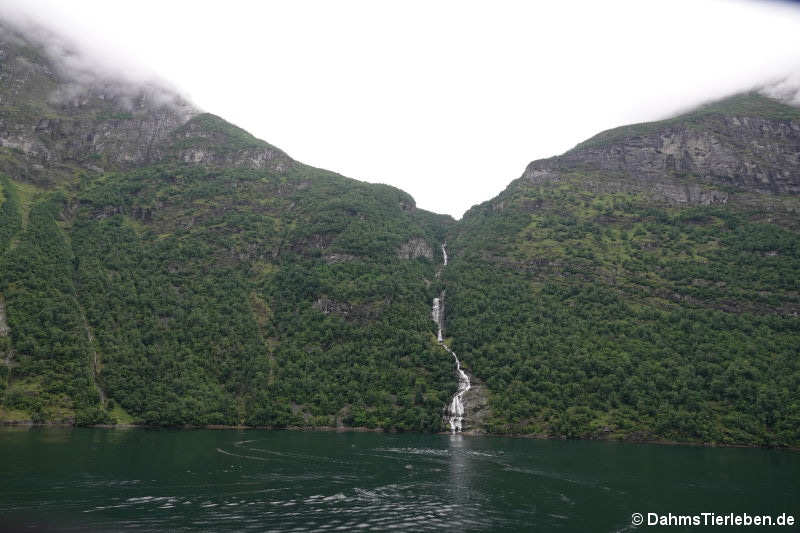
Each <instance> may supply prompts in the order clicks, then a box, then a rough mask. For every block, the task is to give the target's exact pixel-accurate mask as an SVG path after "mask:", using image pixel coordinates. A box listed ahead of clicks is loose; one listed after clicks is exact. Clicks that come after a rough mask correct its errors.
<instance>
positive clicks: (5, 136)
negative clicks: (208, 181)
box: [0, 23, 292, 183]
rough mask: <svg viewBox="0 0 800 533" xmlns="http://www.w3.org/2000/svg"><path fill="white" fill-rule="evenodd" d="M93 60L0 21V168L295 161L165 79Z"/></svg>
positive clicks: (33, 173)
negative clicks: (117, 70)
mask: <svg viewBox="0 0 800 533" xmlns="http://www.w3.org/2000/svg"><path fill="white" fill-rule="evenodd" d="M54 42H55V43H59V45H58V46H54V45H53V43H54ZM75 65H81V66H82V67H83V68H81V69H76V68H75ZM89 65H91V64H90V63H88V62H87V60H85V59H84V58H82V57H81V54H80V52H78V51H77V50H76V49H73V48H70V47H69V45H68V44H62V43H61V41H59V40H58V38H57V37H56V36H52V35H48V36H47V38H46V40H45V41H43V40H41V39H32V38H31V37H30V36H29V35H28V34H27V33H23V32H21V31H18V30H16V29H14V28H12V27H11V26H9V25H7V24H2V23H0V171H5V172H7V173H9V174H13V175H16V176H19V177H23V178H26V179H31V180H37V181H39V182H42V183H49V182H53V181H54V180H56V181H57V180H58V179H59V178H60V177H63V176H69V175H71V174H72V173H74V172H75V171H76V170H82V171H89V172H102V171H108V170H122V169H130V168H134V167H136V166H142V165H149V164H155V163H159V162H184V163H190V164H197V165H207V166H218V167H239V168H250V169H270V170H277V171H282V170H285V169H286V168H288V166H290V165H291V164H292V160H291V158H289V157H288V156H287V155H286V154H285V153H283V152H282V151H281V150H279V149H277V148H275V147H273V146H271V145H269V144H267V143H266V142H264V141H261V140H258V139H256V138H254V137H252V136H251V135H249V134H248V133H246V132H244V131H243V130H241V129H239V128H236V127H235V126H232V125H231V124H228V123H227V122H225V121H224V120H222V119H220V118H219V117H215V116H213V115H209V114H203V113H201V112H200V111H199V110H198V109H196V108H195V107H194V106H193V105H192V104H190V103H189V102H187V101H186V100H185V99H184V98H182V97H181V96H180V95H178V94H177V93H176V92H174V91H172V90H171V89H169V88H166V87H165V86H163V84H160V83H157V82H149V83H136V82H133V81H130V80H127V79H125V78H124V77H121V76H120V75H115V74H109V73H103V72H100V71H96V70H92V67H91V66H89Z"/></svg>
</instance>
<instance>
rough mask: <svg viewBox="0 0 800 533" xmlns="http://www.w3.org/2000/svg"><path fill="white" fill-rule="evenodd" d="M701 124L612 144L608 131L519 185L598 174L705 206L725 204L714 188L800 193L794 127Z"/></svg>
mask: <svg viewBox="0 0 800 533" xmlns="http://www.w3.org/2000/svg"><path fill="white" fill-rule="evenodd" d="M703 120H704V122H703V127H695V126H694V125H693V124H692V123H691V122H686V121H676V122H665V123H663V125H661V124H656V125H655V126H653V127H650V128H647V129H646V130H645V131H644V132H639V130H636V129H635V128H630V132H631V133H630V134H620V135H619V136H617V137H614V136H610V137H609V133H608V132H606V133H605V134H601V135H599V136H598V137H597V138H595V139H590V140H589V141H587V142H586V143H583V144H581V145H579V146H577V147H576V148H574V149H573V150H570V151H569V152H567V153H565V154H563V155H561V156H559V157H555V158H550V159H544V160H539V161H534V162H533V163H531V164H530V165H528V168H527V169H526V170H525V173H524V174H523V179H524V180H525V181H527V182H528V183H532V184H539V183H544V182H557V181H560V180H563V179H565V178H566V177H567V176H568V175H569V174H570V173H600V175H602V176H603V177H604V181H605V182H606V183H607V184H608V185H610V186H613V185H616V187H617V188H619V189H622V190H625V189H633V190H636V191H651V192H654V193H656V194H659V195H661V196H663V197H664V198H666V199H668V200H669V201H672V202H675V203H690V204H705V205H708V204H712V203H725V202H726V201H727V194H726V193H724V192H722V191H720V190H717V189H715V188H714V186H720V185H724V186H733V187H737V188H742V189H746V190H750V191H757V192H771V193H778V194H798V193H800V121H798V120H788V119H771V118H762V117H736V116H726V115H722V114H720V115H713V116H709V117H707V118H704V119H703ZM626 131H627V130H626ZM604 135H605V137H604ZM607 137H609V138H608V139H606V138H607ZM687 178H691V183H692V184H691V185H687V183H688V179H687ZM615 180H616V182H615ZM698 182H699V184H698ZM702 184H706V185H707V187H702V186H701V185H702Z"/></svg>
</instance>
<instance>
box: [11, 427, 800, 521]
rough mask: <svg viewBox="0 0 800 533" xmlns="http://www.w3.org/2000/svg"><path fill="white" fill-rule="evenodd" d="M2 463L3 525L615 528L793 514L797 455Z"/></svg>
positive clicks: (212, 435) (299, 454)
mask: <svg viewBox="0 0 800 533" xmlns="http://www.w3.org/2000/svg"><path fill="white" fill-rule="evenodd" d="M0 457H2V458H3V459H2V463H0V464H1V465H2V466H0V517H2V521H3V525H2V526H0V531H3V530H15V529H19V528H23V527H24V528H31V529H32V530H33V531H36V530H37V529H39V530H45V529H46V530H62V531H87V530H88V531H123V530H125V531H163V530H179V531H206V530H211V531H246V530H257V531H282V532H289V531H293V532H303V531H434V530H458V531H528V530H530V531H532V530H539V531H549V530H559V531H625V530H628V529H629V528H630V519H631V514H632V513H634V512H641V513H647V512H650V511H652V512H662V513H666V512H673V513H682V514H688V513H697V512H705V511H711V512H717V513H727V512H750V513H758V514H765V513H767V514H768V513H772V514H778V513H781V512H792V511H793V512H795V513H797V514H800V513H798V510H800V507H798V488H799V487H798V481H797V480H798V479H800V454H797V453H795V452H787V451H778V450H760V449H734V448H702V447H691V446H657V445H637V444H623V443H607V442H581V441H539V440H532V439H511V438H501V437H473V436H468V435H461V434H455V435H419V434H378V433H325V432H320V433H315V432H292V431H255V430H253V431H212V430H197V431H179V430H174V431H173V430H105V429H68V428H49V429H44V428H31V429H13V428H9V429H0ZM3 528H5V529H3ZM673 529H674V530H677V531H680V529H679V528H673Z"/></svg>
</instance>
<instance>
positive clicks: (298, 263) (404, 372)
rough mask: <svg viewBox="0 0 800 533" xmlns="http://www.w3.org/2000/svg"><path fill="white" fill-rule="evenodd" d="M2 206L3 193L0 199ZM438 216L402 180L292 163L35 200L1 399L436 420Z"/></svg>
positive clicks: (46, 404)
mask: <svg viewBox="0 0 800 533" xmlns="http://www.w3.org/2000/svg"><path fill="white" fill-rule="evenodd" d="M4 205H8V203H6V204H4ZM448 223H449V219H448V218H447V217H441V216H437V215H432V214H428V213H425V212H422V211H419V210H416V209H415V208H414V207H413V200H412V199H411V198H410V197H408V196H407V195H405V194H404V193H402V192H400V191H398V190H397V189H393V188H391V187H387V186H382V185H368V184H363V183H359V182H355V181H353V180H348V179H346V178H342V177H340V176H337V175H335V174H331V173H328V172H324V171H319V170H315V169H311V168H308V167H298V168H297V169H295V170H293V171H292V172H291V173H283V174H280V175H279V174H270V173H268V172H263V171H250V170H235V169H227V170H223V169H207V168H203V167H188V166H175V167H155V168H145V169H141V170H138V171H135V172H131V173H121V174H110V175H107V176H104V177H101V178H98V179H89V178H86V177H84V178H83V179H81V180H78V181H76V182H75V183H74V185H73V186H72V187H70V188H69V190H68V191H67V194H66V195H65V194H64V193H58V194H54V193H43V194H41V195H40V198H38V199H37V201H36V203H34V206H33V208H32V209H31V213H30V222H29V224H28V227H27V228H26V229H25V230H24V231H23V233H22V237H21V239H20V243H19V245H18V246H17V247H16V248H14V249H13V250H11V251H9V252H7V253H6V256H5V258H4V268H3V286H2V292H3V294H4V295H5V299H6V304H7V308H8V315H9V326H10V330H11V335H10V338H11V340H12V344H13V347H14V350H15V355H14V358H13V360H14V361H15V365H18V366H15V367H14V368H13V369H12V376H11V381H10V387H9V389H8V390H7V391H6V394H5V397H4V402H3V407H4V408H6V409H7V410H15V411H23V412H30V413H33V412H35V418H36V419H37V420H60V419H62V418H66V419H69V418H72V417H73V416H76V417H77V420H78V422H101V421H106V420H110V419H111V417H110V415H109V414H107V413H106V412H104V411H103V410H102V409H100V407H101V404H100V403H99V400H98V398H99V396H98V391H97V390H96V389H95V388H94V387H93V384H92V382H93V377H92V373H93V372H92V370H93V368H94V366H95V365H94V353H95V352H96V353H97V358H98V362H97V377H96V380H97V384H98V386H99V388H100V389H101V390H102V391H103V392H104V393H105V394H106V395H107V397H108V398H109V399H110V405H109V404H106V405H105V407H106V408H107V409H106V411H109V412H111V411H113V410H114V409H115V408H116V407H115V406H116V405H118V406H120V407H121V408H122V409H123V410H124V411H125V412H127V414H129V415H131V416H132V417H133V418H134V419H135V420H139V421H141V422H145V423H154V424H187V423H193V424H249V425H276V426H283V425H287V424H314V425H335V424H337V423H338V424H348V425H354V424H355V425H366V426H372V427H376V426H380V427H387V428H390V427H396V428H401V429H420V430H421V429H428V430H431V429H433V430H436V429H438V428H439V424H440V414H439V411H440V408H441V406H442V405H443V404H444V403H445V401H446V398H447V396H448V394H449V393H450V392H451V389H452V388H454V386H455V384H454V383H453V382H452V379H451V375H450V374H451V371H452V369H451V368H450V362H449V361H448V360H447V358H444V357H441V354H440V353H439V350H438V348H437V347H436V346H435V344H434V343H433V337H432V334H431V327H432V323H429V322H430V320H429V318H428V311H429V309H428V302H429V301H430V299H431V298H432V297H433V294H434V293H435V291H436V289H437V286H436V284H435V283H433V280H434V275H433V274H434V261H435V260H434V258H433V257H431V258H428V257H418V258H412V259H407V258H401V257H399V256H398V250H399V249H400V248H401V247H402V246H403V244H404V243H406V242H408V241H409V240H412V239H419V240H420V241H421V242H423V243H424V245H425V246H427V247H428V248H429V249H430V250H431V251H432V250H434V249H435V246H436V244H437V243H438V242H440V241H441V239H442V237H443V234H444V231H445V228H446V226H447V224H448Z"/></svg>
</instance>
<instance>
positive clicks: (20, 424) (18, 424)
mask: <svg viewBox="0 0 800 533" xmlns="http://www.w3.org/2000/svg"><path fill="white" fill-rule="evenodd" d="M34 427H36V428H48V427H52V428H79V427H87V428H95V429H120V430H130V429H145V430H183V431H191V430H198V429H210V430H216V431H230V430H236V431H308V432H323V433H391V434H400V433H416V434H418V435H451V434H452V433H451V432H449V431H440V432H438V433H422V432H418V431H398V430H397V429H384V428H368V427H364V426H355V427H354V426H338V427H337V426H287V427H273V426H244V425H241V426H240V425H228V424H206V425H193V424H185V425H182V426H158V425H146V424H93V425H90V426H76V425H75V424H71V423H68V422H44V423H41V422H36V423H34V422H32V421H30V420H19V421H3V422H0V429H1V428H19V429H23V428H28V429H30V428H34ZM459 435H464V436H467V437H503V438H514V439H536V440H564V441H566V440H572V441H592V442H611V443H629V444H655V445H661V446H693V447H703V448H760V449H765V450H787V451H792V452H800V447H797V446H771V445H762V444H743V443H720V442H702V441H677V440H669V439H641V438H637V439H626V438H576V439H567V438H565V437H559V436H551V435H541V434H531V433H486V432H481V431H475V430H468V431H464V432H460V433H459Z"/></svg>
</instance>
